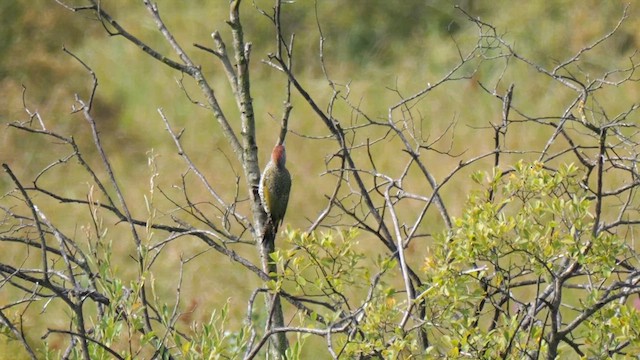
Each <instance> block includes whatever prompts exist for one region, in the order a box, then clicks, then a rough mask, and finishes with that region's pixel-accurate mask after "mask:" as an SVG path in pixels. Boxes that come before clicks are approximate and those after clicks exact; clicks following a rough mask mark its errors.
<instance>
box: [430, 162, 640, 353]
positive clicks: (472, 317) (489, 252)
mask: <svg viewBox="0 0 640 360" xmlns="http://www.w3.org/2000/svg"><path fill="white" fill-rule="evenodd" d="M474 179H475V180H476V181H477V182H478V183H480V184H483V185H484V187H485V188H486V189H487V190H482V191H477V192H474V193H472V194H471V195H470V197H469V200H468V201H467V204H466V206H465V210H464V212H463V214H462V216H461V217H459V218H457V219H455V226H454V228H453V229H452V230H451V231H450V232H447V233H445V234H443V235H442V236H440V237H439V239H438V241H437V243H436V244H434V246H433V247H432V248H431V254H430V255H429V256H428V257H427V258H426V259H425V263H424V271H425V274H426V275H427V278H426V280H425V287H426V288H425V289H424V293H423V295H422V299H423V300H424V301H425V302H426V304H427V306H428V308H429V313H430V315H429V316H428V318H430V319H431V321H432V322H433V323H434V328H436V329H437V330H430V331H433V333H434V334H436V333H439V332H442V333H444V334H445V336H443V337H441V338H440V339H441V340H440V341H438V342H437V343H436V344H434V346H435V347H436V348H438V349H440V351H443V352H445V353H447V354H449V355H451V356H453V357H458V356H460V357H464V356H462V354H467V356H469V354H471V355H470V356H472V357H474V358H497V357H504V356H505V354H509V358H522V357H525V354H526V353H531V351H533V350H535V349H540V351H541V353H540V354H541V356H543V357H544V356H545V351H546V340H545V341H543V340H542V338H541V337H542V336H548V332H549V329H548V326H549V323H548V316H549V315H548V312H547V311H543V312H541V313H539V314H537V315H536V319H537V320H536V321H535V322H534V323H533V326H532V327H531V328H530V329H529V328H527V329H526V330H523V329H522V327H521V324H522V322H523V321H525V320H526V316H525V314H526V313H527V312H528V311H530V307H529V308H524V304H527V305H528V306H530V305H531V304H532V303H531V302H532V301H533V300H534V299H535V298H536V296H538V295H539V294H540V292H541V291H542V289H544V288H546V287H547V286H549V285H550V284H553V282H554V281H556V280H557V279H558V278H560V277H562V275H563V272H564V271H566V270H567V268H568V264H573V263H576V264H578V266H579V271H577V272H576V274H575V275H573V276H571V279H563V280H562V281H563V283H562V288H561V290H560V291H561V292H562V294H563V296H562V299H563V304H565V302H566V304H565V305H564V306H563V308H562V309H561V313H562V318H563V319H564V321H565V322H566V323H570V322H572V321H573V320H575V318H576V317H577V316H579V315H580V314H581V313H583V312H587V311H590V310H589V309H592V308H593V307H594V306H595V304H596V303H597V302H600V301H602V299H603V298H605V297H606V296H608V295H611V294H610V293H609V291H606V294H605V290H603V289H602V285H604V284H611V283H612V282H615V281H617V280H618V276H612V271H613V270H614V268H615V267H616V265H617V262H618V261H619V260H620V259H625V258H628V256H629V255H630V252H629V248H628V247H627V246H626V244H625V241H624V240H623V239H621V238H620V237H618V236H615V235H611V234H608V233H606V232H600V233H598V235H597V236H594V235H593V234H594V229H593V226H594V222H593V220H594V219H593V217H592V215H591V212H590V211H592V210H593V204H592V202H591V201H589V200H587V195H588V194H587V193H585V192H584V191H582V190H581V189H580V187H579V185H578V181H579V180H580V174H579V173H578V172H577V170H576V167H575V166H573V165H567V166H563V167H561V168H560V169H559V170H558V171H557V172H552V171H549V170H547V169H545V168H544V167H543V165H542V164H541V163H537V162H536V163H524V162H518V163H517V165H516V166H515V169H514V170H513V171H512V172H509V173H501V172H499V171H494V172H493V173H478V174H476V175H475V176H474ZM587 279H588V281H587ZM576 281H577V282H582V283H585V282H586V283H585V284H584V286H583V287H581V288H578V287H571V286H570V285H569V283H575V282H576ZM623 291H624V289H623V288H620V289H616V288H615V287H614V290H613V292H614V293H616V292H620V294H621V295H622V292H623ZM487 299H490V300H487ZM483 300H484V301H486V304H485V305H484V306H481V305H480V304H481V303H482V302H484V301H483ZM506 300H508V301H506ZM501 301H502V302H501ZM545 301H546V300H545ZM549 301H550V300H549ZM596 310H597V311H595V315H594V316H592V317H590V318H589V320H588V321H586V322H584V323H582V324H581V325H579V326H578V327H577V328H576V329H575V330H573V331H572V332H571V335H572V339H574V341H576V342H577V343H581V344H582V343H585V344H587V346H586V347H585V348H586V351H587V352H588V353H589V354H592V355H597V356H598V357H600V356H603V355H604V354H606V353H607V352H606V350H607V349H612V348H615V347H616V346H617V345H619V344H622V343H624V342H626V341H631V342H632V343H634V345H633V346H632V347H631V348H632V349H638V345H639V344H637V339H638V336H639V335H640V333H638V327H634V326H633V325H632V324H638V322H639V321H640V315H639V313H638V311H636V310H635V309H633V308H631V307H630V306H629V305H627V303H626V302H619V301H617V300H616V299H615V298H614V300H610V301H609V303H608V304H607V305H606V306H605V307H604V308H602V309H599V308H596ZM494 316H495V317H494ZM478 324H479V326H478ZM563 346H565V347H567V346H568V345H566V344H565V345H563ZM585 348H583V351H584V350H585ZM561 350H562V349H561ZM565 350H567V349H565ZM630 351H631V350H630ZM567 353H570V351H568V350H567Z"/></svg>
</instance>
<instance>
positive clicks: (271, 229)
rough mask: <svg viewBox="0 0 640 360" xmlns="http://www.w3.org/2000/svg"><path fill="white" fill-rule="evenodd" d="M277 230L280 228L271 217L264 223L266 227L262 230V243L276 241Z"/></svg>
mask: <svg viewBox="0 0 640 360" xmlns="http://www.w3.org/2000/svg"><path fill="white" fill-rule="evenodd" d="M277 232H278V229H277V228H276V226H275V225H274V224H273V221H271V219H269V220H267V221H266V222H265V224H264V229H263V231H262V243H265V242H270V243H272V244H273V243H275V241H276V234H277Z"/></svg>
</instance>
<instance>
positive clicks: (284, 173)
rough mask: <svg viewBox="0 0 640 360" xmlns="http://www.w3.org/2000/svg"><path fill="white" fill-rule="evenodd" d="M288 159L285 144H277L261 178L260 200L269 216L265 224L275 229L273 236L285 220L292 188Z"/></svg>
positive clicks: (270, 228) (268, 228) (266, 227)
mask: <svg viewBox="0 0 640 360" xmlns="http://www.w3.org/2000/svg"><path fill="white" fill-rule="evenodd" d="M286 161H287V156H286V152H285V149H284V144H276V146H275V147H274V148H273V151H272V152H271V160H270V161H269V163H267V166H265V168H264V171H263V172H262V177H261V178H260V187H259V188H258V191H259V193H260V200H262V206H263V207H264V211H266V213H267V216H268V222H267V224H265V233H266V232H267V230H272V231H273V233H272V234H273V236H274V237H275V234H276V233H277V232H278V227H279V226H280V225H281V224H282V220H284V214H285V213H286V212H287V203H288V202H289V191H290V190H291V175H290V174H289V170H287V168H286V167H285V162H286Z"/></svg>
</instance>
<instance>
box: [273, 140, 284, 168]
mask: <svg viewBox="0 0 640 360" xmlns="http://www.w3.org/2000/svg"><path fill="white" fill-rule="evenodd" d="M271 161H273V163H274V164H276V166H277V167H280V168H282V167H284V165H285V163H286V162H287V153H286V152H285V150H284V144H278V145H276V146H275V147H274V148H273V151H272V152H271Z"/></svg>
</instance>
